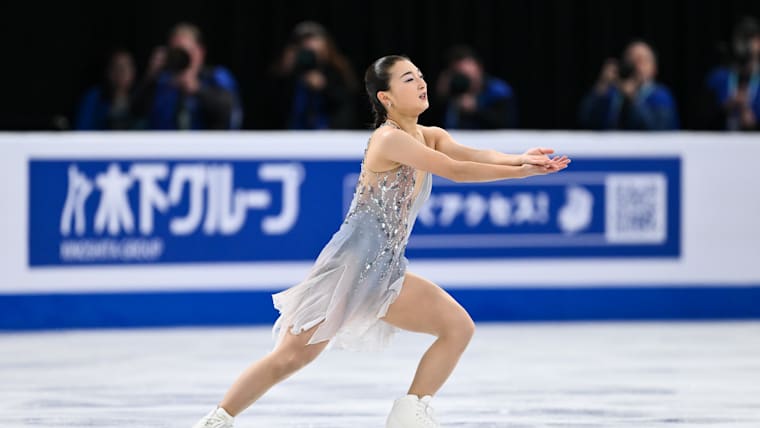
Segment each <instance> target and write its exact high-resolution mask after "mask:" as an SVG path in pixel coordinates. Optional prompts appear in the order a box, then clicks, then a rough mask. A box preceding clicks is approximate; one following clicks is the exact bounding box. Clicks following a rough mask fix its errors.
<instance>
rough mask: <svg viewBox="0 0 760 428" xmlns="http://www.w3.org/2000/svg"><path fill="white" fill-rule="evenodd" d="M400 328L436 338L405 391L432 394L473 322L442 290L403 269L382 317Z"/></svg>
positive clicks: (469, 335)
mask: <svg viewBox="0 0 760 428" xmlns="http://www.w3.org/2000/svg"><path fill="white" fill-rule="evenodd" d="M382 319H383V320H384V321H386V322H388V323H389V324H392V325H395V326H397V327H400V328H402V329H404V330H409V331H414V332H418V333H428V334H432V335H434V336H436V337H437V339H436V340H435V342H433V344H432V345H430V348H428V350H427V351H426V352H425V354H424V355H423V356H422V359H421V360H420V363H419V365H418V366H417V372H416V373H415V375H414V380H413V381H412V384H411V386H410V387H409V391H408V392H407V393H408V394H415V395H418V396H420V397H422V396H424V395H433V394H435V393H436V392H437V391H438V389H439V388H440V387H441V386H442V385H443V383H444V382H445V381H446V379H447V378H448V377H449V375H450V374H451V372H452V371H453V370H454V366H456V364H457V362H458V361H459V357H460V356H461V355H462V353H463V352H464V350H465V348H466V347H467V345H468V343H469V342H470V339H471V338H472V335H473V333H474V332H475V323H474V322H473V321H472V318H470V316H469V314H468V313H467V311H465V309H464V308H463V307H462V306H461V305H460V304H459V303H457V301H456V300H454V298H452V297H451V296H450V295H449V294H448V293H447V292H446V291H445V290H443V289H442V288H440V287H439V286H437V285H435V284H433V283H432V282H430V281H428V280H426V279H425V278H422V277H420V276H418V275H415V274H413V273H410V272H407V274H406V278H405V279H404V284H403V286H402V288H401V293H400V294H399V296H398V297H397V298H396V300H395V301H394V302H393V303H392V304H391V306H390V307H389V309H388V313H387V314H386V316H385V317H383V318H382Z"/></svg>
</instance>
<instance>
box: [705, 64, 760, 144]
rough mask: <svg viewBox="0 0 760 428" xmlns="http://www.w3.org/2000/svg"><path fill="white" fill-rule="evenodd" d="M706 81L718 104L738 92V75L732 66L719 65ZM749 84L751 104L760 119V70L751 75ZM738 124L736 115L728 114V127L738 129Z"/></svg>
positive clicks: (726, 121)
mask: <svg viewBox="0 0 760 428" xmlns="http://www.w3.org/2000/svg"><path fill="white" fill-rule="evenodd" d="M706 83H707V87H708V89H709V90H710V92H711V93H712V94H713V97H714V98H713V100H714V101H715V102H716V103H717V104H718V106H722V105H723V104H724V103H725V102H726V100H728V98H729V97H731V96H733V95H734V94H735V93H736V88H737V85H738V75H737V73H736V72H735V71H734V70H732V69H730V68H727V67H719V68H716V69H715V70H713V71H712V72H711V73H710V74H709V75H708V76H707V82H706ZM748 85H749V87H748V92H749V104H750V106H751V107H752V112H753V113H755V118H758V119H760V72H755V73H753V74H752V76H750V79H749V83H748ZM738 126H739V125H738V119H737V118H736V117H731V116H728V117H726V118H725V128H726V129H737V128H738Z"/></svg>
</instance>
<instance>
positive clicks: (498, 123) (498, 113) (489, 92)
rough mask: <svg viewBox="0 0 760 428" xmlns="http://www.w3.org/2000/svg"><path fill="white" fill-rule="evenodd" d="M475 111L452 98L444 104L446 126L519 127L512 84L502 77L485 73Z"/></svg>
mask: <svg viewBox="0 0 760 428" xmlns="http://www.w3.org/2000/svg"><path fill="white" fill-rule="evenodd" d="M476 101H477V107H476V108H475V111H474V112H471V113H465V112H462V111H460V110H459V108H458V107H457V104H456V102H454V100H453V99H450V100H449V101H448V102H447V103H446V106H445V111H444V113H443V114H444V116H443V126H444V128H446V129H499V128H515V127H517V103H516V101H515V93H514V91H513V90H512V87H511V86H509V84H508V83H507V82H505V81H503V80H500V79H497V78H495V77H486V78H485V79H484V82H483V89H482V90H481V91H480V93H479V94H477V96H476Z"/></svg>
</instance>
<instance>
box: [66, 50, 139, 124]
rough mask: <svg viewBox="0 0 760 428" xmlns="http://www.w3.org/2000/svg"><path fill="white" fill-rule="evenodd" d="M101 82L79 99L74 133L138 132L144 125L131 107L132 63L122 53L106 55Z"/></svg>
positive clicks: (132, 95) (125, 54)
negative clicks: (135, 130) (133, 130)
mask: <svg viewBox="0 0 760 428" xmlns="http://www.w3.org/2000/svg"><path fill="white" fill-rule="evenodd" d="M103 78H104V79H103V82H102V83H101V84H99V85H96V86H93V87H91V88H90V89H89V90H88V91H87V92H86V93H85V94H84V96H83V97H82V100H81V101H80V103H79V107H78V109H77V115H76V124H75V129H77V130H80V131H94V130H101V131H102V130H128V129H140V128H141V127H143V125H144V124H143V123H142V121H141V120H140V118H139V117H137V116H136V115H135V112H134V110H133V107H132V102H133V97H134V86H135V85H134V81H135V62H134V59H133V57H132V54H131V53H129V51H126V50H123V49H117V50H114V51H112V52H111V53H110V54H109V55H108V59H107V64H106V67H105V73H104V76H103Z"/></svg>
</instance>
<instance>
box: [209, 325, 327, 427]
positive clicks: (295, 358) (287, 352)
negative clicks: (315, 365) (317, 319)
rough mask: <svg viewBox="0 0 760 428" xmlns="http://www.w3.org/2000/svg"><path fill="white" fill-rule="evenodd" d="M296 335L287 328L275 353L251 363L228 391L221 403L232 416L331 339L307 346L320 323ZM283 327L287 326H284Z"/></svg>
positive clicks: (287, 375)
mask: <svg viewBox="0 0 760 428" xmlns="http://www.w3.org/2000/svg"><path fill="white" fill-rule="evenodd" d="M321 324H322V323H319V324H317V325H315V326H314V327H312V328H310V329H308V330H305V331H303V332H301V333H300V334H298V335H294V334H293V333H291V332H290V328H289V327H288V331H287V333H286V336H285V337H284V338H283V339H282V342H281V343H280V344H279V345H278V346H277V348H275V349H274V350H273V351H272V352H270V353H269V354H267V355H266V356H264V357H263V358H261V359H260V360H258V361H256V362H255V363H253V364H252V365H250V366H249V367H248V368H247V369H245V371H243V373H241V374H240V376H239V377H238V378H237V380H236V381H235V383H234V384H233V385H232V386H231V387H230V389H229V390H228V391H227V394H225V396H224V398H223V399H222V401H221V402H220V403H219V406H220V407H222V408H223V409H224V410H226V411H227V413H229V414H230V415H232V416H236V415H238V414H239V413H240V412H242V411H243V410H245V409H246V408H248V406H250V405H251V404H253V403H254V402H255V401H256V400H258V399H259V397H261V396H262V395H264V393H265V392H266V391H267V390H269V388H271V387H272V386H274V385H275V384H277V383H279V382H281V381H283V380H285V379H287V378H288V377H290V376H291V375H292V374H293V373H295V372H296V371H298V370H299V369H301V368H302V367H304V366H305V365H307V364H309V363H310V362H311V361H313V360H314V359H315V358H316V357H317V356H318V355H319V353H320V352H322V350H324V349H325V347H326V346H327V343H328V342H329V341H327V340H325V341H323V342H319V343H314V344H311V345H307V344H306V343H307V342H308V341H309V339H310V338H311V336H312V335H313V334H314V331H315V330H316V329H317V327H319V325H321ZM283 328H284V327H283Z"/></svg>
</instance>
